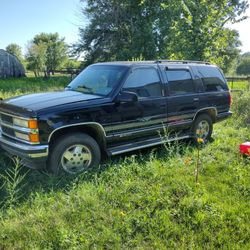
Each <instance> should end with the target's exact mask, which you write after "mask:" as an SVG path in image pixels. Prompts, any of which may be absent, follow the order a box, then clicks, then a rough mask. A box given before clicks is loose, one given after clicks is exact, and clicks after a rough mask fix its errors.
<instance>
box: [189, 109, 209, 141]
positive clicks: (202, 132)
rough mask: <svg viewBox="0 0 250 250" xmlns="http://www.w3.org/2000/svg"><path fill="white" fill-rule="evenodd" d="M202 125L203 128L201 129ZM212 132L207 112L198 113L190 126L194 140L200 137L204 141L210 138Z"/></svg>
mask: <svg viewBox="0 0 250 250" xmlns="http://www.w3.org/2000/svg"><path fill="white" fill-rule="evenodd" d="M203 127H204V129H202V128H203ZM212 133H213V121H212V118H211V117H210V116H209V115H207V114H201V115H199V116H198V117H197V118H196V119H195V121H194V124H193V126H192V136H193V139H194V141H195V142H197V139H198V138H202V139H203V140H204V142H207V141H209V140H210V139H211V136H212Z"/></svg>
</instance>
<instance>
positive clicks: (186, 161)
mask: <svg viewBox="0 0 250 250" xmlns="http://www.w3.org/2000/svg"><path fill="white" fill-rule="evenodd" d="M191 161H192V158H191V157H188V158H186V159H185V160H184V164H185V165H187V166H188V165H190V164H191Z"/></svg>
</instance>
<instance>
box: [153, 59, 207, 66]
mask: <svg viewBox="0 0 250 250" xmlns="http://www.w3.org/2000/svg"><path fill="white" fill-rule="evenodd" d="M163 62H168V63H182V64H187V63H197V64H207V65H210V63H209V62H203V61H192V60H165V59H164V60H156V61H155V63H163Z"/></svg>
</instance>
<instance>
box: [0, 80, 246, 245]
mask: <svg viewBox="0 0 250 250" xmlns="http://www.w3.org/2000/svg"><path fill="white" fill-rule="evenodd" d="M68 81H69V79H68V78H66V77H63V78H60V79H59V78H57V77H56V78H52V79H51V80H49V81H48V82H47V81H45V80H42V79H38V80H34V78H33V79H32V78H27V79H20V80H15V81H13V80H8V81H0V88H1V95H2V97H4V98H6V97H9V96H13V95H17V94H22V93H30V92H35V91H45V90H53V89H55V90H57V89H60V88H63V87H64V86H65V85H66V84H67V82H68ZM240 86H241V85H239V87H238V88H240ZM249 98H250V94H249V92H246V91H245V92H244V94H240V93H234V100H233V107H232V109H233V111H234V112H235V115H234V117H233V118H232V119H230V120H227V121H225V122H223V123H218V124H216V125H215V127H214V133H213V140H212V141H211V142H209V143H208V144H207V145H202V146H201V149H200V161H201V164H200V165H199V176H198V182H197V183H196V182H195V175H196V172H195V169H196V164H197V153H198V148H197V146H195V145H193V144H191V143H190V142H189V141H184V142H178V143H171V144H165V145H163V146H162V147H156V148H151V149H147V150H143V151H136V152H133V153H131V154H127V155H122V156H120V157H113V158H111V159H106V160H104V161H103V164H102V165H101V166H100V167H99V168H98V169H95V170H93V171H92V172H88V173H83V174H81V175H79V176H73V177H72V176H71V177H68V176H60V177H53V176H51V175H49V174H47V173H46V172H39V171H34V170H27V169H26V168H21V167H20V166H19V163H18V162H13V161H11V160H9V159H7V158H5V157H4V156H3V155H1V158H0V160H1V161H0V164H1V167H0V173H1V177H0V181H1V182H0V187H1V190H0V202H1V211H0V249H89V248H90V249H131V248H132V249H250V227H249V221H250V159H249V158H245V157H242V156H240V155H239V152H238V147H239V144H240V143H242V142H244V141H247V140H250V126H249V124H250V122H249V117H250V108H249V107H247V106H246V104H247V103H248V100H249ZM248 106H249V105H248ZM248 122H249V123H248Z"/></svg>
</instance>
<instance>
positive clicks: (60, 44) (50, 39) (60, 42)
mask: <svg viewBox="0 0 250 250" xmlns="http://www.w3.org/2000/svg"><path fill="white" fill-rule="evenodd" d="M30 48H31V51H35V54H36V53H37V52H39V51H40V52H41V54H40V56H39V57H30V56H29V57H30V59H32V58H34V59H35V58H36V59H38V58H39V60H38V61H39V63H38V61H37V60H35V61H34V62H30V63H31V64H32V65H39V68H40V69H41V68H44V72H45V75H47V76H49V75H50V72H51V73H52V74H54V71H55V70H56V69H58V68H60V67H61V65H62V64H63V63H64V61H65V59H66V58H67V45H66V43H65V42H64V38H60V37H59V34H58V33H40V34H38V35H36V36H35V37H34V38H33V40H32V42H31V44H30ZM36 55H37V54H36Z"/></svg>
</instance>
